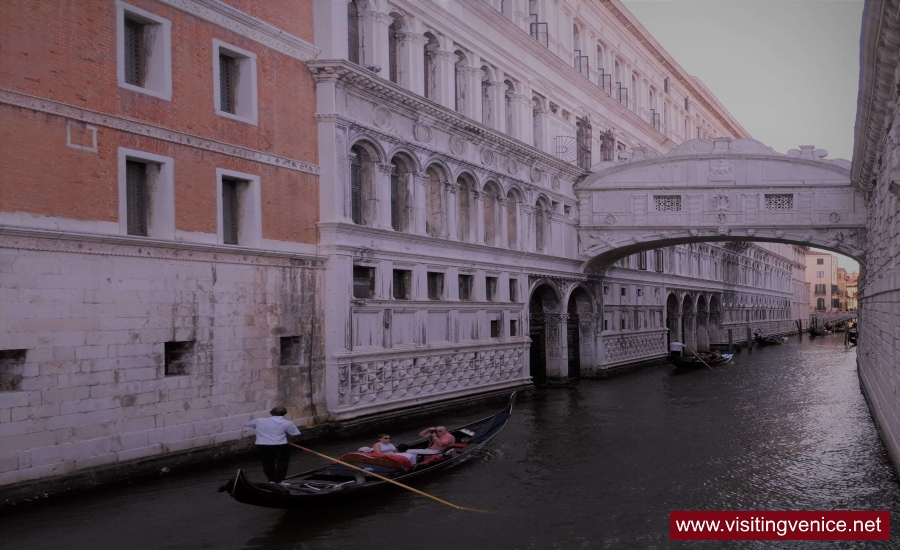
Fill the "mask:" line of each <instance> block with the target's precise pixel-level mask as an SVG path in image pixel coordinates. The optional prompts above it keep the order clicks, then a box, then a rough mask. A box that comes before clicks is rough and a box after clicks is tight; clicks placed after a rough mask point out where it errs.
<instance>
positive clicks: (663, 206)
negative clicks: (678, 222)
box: [653, 195, 681, 212]
mask: <svg viewBox="0 0 900 550" xmlns="http://www.w3.org/2000/svg"><path fill="white" fill-rule="evenodd" d="M653 202H654V203H655V204H656V211H657V212H681V195H654V196H653Z"/></svg>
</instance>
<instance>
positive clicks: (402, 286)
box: [391, 269, 412, 300]
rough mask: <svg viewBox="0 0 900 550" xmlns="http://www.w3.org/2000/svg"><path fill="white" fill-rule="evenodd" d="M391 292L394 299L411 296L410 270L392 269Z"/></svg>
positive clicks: (404, 298)
mask: <svg viewBox="0 0 900 550" xmlns="http://www.w3.org/2000/svg"><path fill="white" fill-rule="evenodd" d="M391 293H392V295H393V297H394V299H395V300H409V299H410V298H411V297H412V271H407V270H404V269H395V270H394V281H393V285H392V290H391Z"/></svg>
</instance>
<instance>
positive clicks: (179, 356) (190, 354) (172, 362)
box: [165, 341, 194, 376]
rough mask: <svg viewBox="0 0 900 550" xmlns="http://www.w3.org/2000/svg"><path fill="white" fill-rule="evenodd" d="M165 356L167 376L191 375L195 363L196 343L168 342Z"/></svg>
mask: <svg viewBox="0 0 900 550" xmlns="http://www.w3.org/2000/svg"><path fill="white" fill-rule="evenodd" d="M165 355H166V357H165V361H166V376H178V375H182V374H190V373H191V369H190V367H191V365H192V364H193V363H194V341H187V342H166V348H165Z"/></svg>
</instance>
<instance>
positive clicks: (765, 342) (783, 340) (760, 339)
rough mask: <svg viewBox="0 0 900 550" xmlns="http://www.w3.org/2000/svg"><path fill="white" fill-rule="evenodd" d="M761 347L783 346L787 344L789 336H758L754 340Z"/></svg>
mask: <svg viewBox="0 0 900 550" xmlns="http://www.w3.org/2000/svg"><path fill="white" fill-rule="evenodd" d="M754 340H755V341H756V343H757V344H758V345H760V346H783V345H784V344H787V341H788V339H787V336H774V335H773V336H757V337H756V338H754Z"/></svg>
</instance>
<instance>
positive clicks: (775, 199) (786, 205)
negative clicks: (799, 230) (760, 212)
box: [766, 193, 794, 210]
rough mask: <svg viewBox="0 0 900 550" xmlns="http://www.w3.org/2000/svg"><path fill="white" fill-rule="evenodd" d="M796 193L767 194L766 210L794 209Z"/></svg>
mask: <svg viewBox="0 0 900 550" xmlns="http://www.w3.org/2000/svg"><path fill="white" fill-rule="evenodd" d="M793 209H794V195H792V194H791V193H785V194H780V195H769V194H768V193H767V194H766V210H793Z"/></svg>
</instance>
